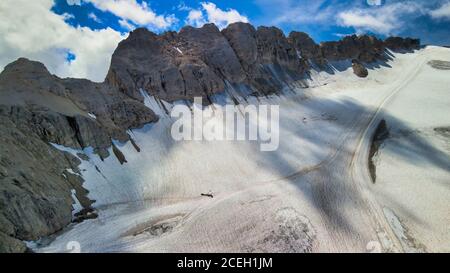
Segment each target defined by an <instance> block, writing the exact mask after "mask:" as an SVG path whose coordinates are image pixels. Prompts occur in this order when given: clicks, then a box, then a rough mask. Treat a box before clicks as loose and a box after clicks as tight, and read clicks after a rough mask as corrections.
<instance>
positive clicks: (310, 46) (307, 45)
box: [289, 31, 327, 68]
mask: <svg viewBox="0 0 450 273" xmlns="http://www.w3.org/2000/svg"><path fill="white" fill-rule="evenodd" d="M289 41H290V43H291V44H292V45H293V46H294V47H295V48H296V49H297V51H298V52H299V54H300V56H301V57H302V58H303V59H305V60H309V61H310V62H312V63H314V64H316V65H318V66H319V67H320V68H324V67H325V66H326V64H327V60H326V59H325V58H324V56H323V54H322V50H321V48H320V46H319V45H318V44H316V43H315V42H314V40H313V39H312V38H311V37H309V35H308V34H306V33H304V32H297V31H292V32H291V33H290V34H289Z"/></svg>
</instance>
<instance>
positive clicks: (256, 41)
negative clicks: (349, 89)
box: [0, 23, 420, 252]
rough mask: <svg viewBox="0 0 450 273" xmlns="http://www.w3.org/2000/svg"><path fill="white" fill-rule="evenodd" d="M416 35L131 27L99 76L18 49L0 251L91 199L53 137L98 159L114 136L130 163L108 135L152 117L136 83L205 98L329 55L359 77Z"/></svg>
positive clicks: (8, 109) (294, 72)
mask: <svg viewBox="0 0 450 273" xmlns="http://www.w3.org/2000/svg"><path fill="white" fill-rule="evenodd" d="M419 45H420V43H419V41H418V40H413V39H402V38H389V39H387V40H386V41H381V40H379V39H377V38H375V37H370V36H351V37H346V38H344V39H343V40H341V41H337V42H328V43H322V44H320V45H318V44H316V43H315V42H314V41H313V40H312V39H311V38H310V37H309V36H308V35H307V34H305V33H300V32H292V33H291V34H290V35H289V37H286V36H285V35H284V34H283V32H282V31H281V30H279V29H277V28H275V27H259V28H258V29H255V28H254V27H253V26H252V25H250V24H246V23H235V24H231V25H229V26H228V27H227V28H225V29H224V30H222V31H219V29H218V28H217V27H216V26H215V25H213V24H207V25H205V26H203V27H202V28H193V27H184V28H183V29H181V30H180V32H178V33H176V32H167V33H164V34H161V35H157V34H155V33H152V32H150V31H148V30H146V29H136V30H135V31H133V32H131V33H130V35H129V37H128V38H127V39H126V40H124V41H122V42H121V43H120V44H119V45H118V47H117V49H116V51H115V52H114V54H113V56H112V61H111V67H110V69H109V72H108V75H107V77H106V79H105V82H104V83H93V82H90V81H87V80H82V79H60V78H58V77H56V76H54V75H51V74H50V73H49V72H48V71H47V69H46V68H45V66H44V65H43V64H41V63H38V62H33V61H29V60H27V59H19V60H17V61H15V62H13V63H11V64H10V65H8V66H6V67H5V69H4V71H3V72H2V73H1V74H0V140H1V142H0V246H1V247H0V252H21V251H25V250H26V247H25V245H24V243H23V242H22V240H36V239H38V238H40V237H42V236H47V235H49V234H52V233H54V232H56V231H58V230H60V229H62V228H63V227H65V226H67V225H68V224H69V223H70V222H72V221H75V222H78V221H79V220H80V219H78V218H76V217H77V216H75V218H74V216H73V215H72V214H73V213H72V212H73V207H72V204H73V203H74V200H73V198H74V197H73V194H74V193H75V197H76V198H77V199H78V201H79V202H80V203H81V205H82V207H83V208H84V211H85V212H89V211H90V208H91V205H92V203H93V201H94V200H89V199H88V197H87V191H86V190H85V189H83V187H82V184H83V179H82V178H81V176H79V175H77V174H76V173H77V172H78V173H79V171H80V170H78V167H77V166H78V165H79V164H80V159H78V158H75V157H73V156H71V155H70V154H68V153H63V152H61V151H59V150H57V149H56V148H54V147H53V146H52V145H51V144H50V143H55V144H59V145H63V146H66V147H71V148H75V149H84V148H87V147H92V148H93V150H94V152H95V153H96V154H97V155H98V156H99V157H100V158H102V159H104V158H106V157H108V156H110V154H109V152H108V149H109V148H110V147H111V146H113V153H114V155H111V156H115V157H117V160H119V161H120V163H121V164H127V161H126V158H124V156H123V154H122V153H121V152H120V149H119V148H118V147H116V146H114V145H113V144H112V140H113V139H114V140H119V141H128V140H132V139H131V137H130V136H129V135H128V133H127V130H128V129H130V128H138V127H141V126H143V125H144V124H146V123H151V122H157V120H158V117H157V116H156V115H155V114H154V112H153V111H152V110H150V109H149V108H147V107H146V106H145V105H144V103H143V101H144V98H143V96H142V94H141V89H142V90H145V92H148V93H149V94H150V95H153V96H154V97H155V98H156V99H159V100H166V101H168V102H173V101H175V100H192V99H193V97H196V96H201V97H204V98H209V96H211V95H213V94H216V93H218V92H222V91H226V90H227V88H229V87H230V86H245V87H246V90H250V91H251V93H252V94H253V95H266V94H271V93H276V92H278V91H280V90H281V89H282V88H284V87H285V86H286V85H289V84H292V83H296V82H297V81H299V80H301V79H303V78H304V77H305V72H307V71H308V69H312V68H315V69H317V67H318V68H319V69H325V68H326V67H327V66H328V62H329V61H339V60H347V59H349V60H351V59H353V60H354V62H353V64H354V67H353V68H354V71H355V73H356V74H357V75H358V76H361V77H365V76H367V72H368V71H367V69H365V67H364V64H365V63H370V62H374V61H379V60H384V59H383V58H384V52H385V49H386V48H390V49H392V50H396V51H408V50H413V49H417V48H418V47H419ZM316 65H317V66H316ZM136 150H137V152H138V151H139V150H140V149H139V147H136ZM80 158H83V156H82V155H80ZM79 216H80V217H83V215H79Z"/></svg>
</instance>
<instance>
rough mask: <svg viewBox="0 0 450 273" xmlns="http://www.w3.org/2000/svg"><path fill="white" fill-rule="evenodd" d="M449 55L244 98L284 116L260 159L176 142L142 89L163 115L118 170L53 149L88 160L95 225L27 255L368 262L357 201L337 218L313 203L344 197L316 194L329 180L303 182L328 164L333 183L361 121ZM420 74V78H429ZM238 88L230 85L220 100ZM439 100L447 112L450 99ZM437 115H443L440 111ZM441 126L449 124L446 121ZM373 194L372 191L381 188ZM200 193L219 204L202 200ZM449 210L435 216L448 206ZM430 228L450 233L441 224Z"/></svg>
mask: <svg viewBox="0 0 450 273" xmlns="http://www.w3.org/2000/svg"><path fill="white" fill-rule="evenodd" d="M449 52H450V51H449V50H448V49H444V48H427V49H424V50H421V51H420V52H418V53H415V54H398V55H396V59H395V60H394V61H391V62H389V65H390V66H392V67H391V68H389V67H385V66H379V67H375V68H373V69H372V70H370V74H369V77H368V78H367V79H360V78H357V77H356V76H355V75H353V73H352V71H351V68H350V69H347V70H345V71H342V72H338V71H335V74H334V75H330V74H328V73H325V72H314V71H313V72H312V73H311V74H312V76H311V80H310V82H309V85H310V86H312V88H307V89H301V88H298V87H290V88H289V87H286V88H285V91H284V94H283V95H281V96H270V97H267V98H261V97H260V98H255V97H249V99H248V101H247V102H245V101H244V102H242V103H243V106H245V103H249V104H256V105H258V104H273V105H280V146H279V149H278V150H276V151H274V152H261V151H260V143H258V142H257V141H213V142H208V141H182V142H177V141H174V140H173V139H172V137H171V134H170V132H171V125H172V123H173V122H174V119H172V118H171V117H170V116H169V115H168V114H167V112H168V111H170V109H171V107H173V105H171V104H169V103H167V102H164V101H159V100H156V99H155V98H154V97H151V96H149V95H147V93H146V92H144V91H143V90H141V92H142V94H143V95H144V98H145V105H146V106H147V107H149V108H151V109H152V110H154V111H155V112H156V113H157V114H158V115H159V116H160V121H159V122H157V123H155V124H149V125H146V126H144V127H143V128H141V129H134V130H130V131H129V134H130V136H131V137H132V138H133V140H134V142H135V143H136V144H137V145H138V146H139V148H140V150H141V152H137V151H136V149H135V148H134V147H133V145H132V144H131V143H130V142H127V143H120V142H117V141H114V144H115V145H116V146H117V147H118V148H119V149H120V150H121V151H122V153H123V154H124V155H125V158H126V160H127V162H128V163H125V164H124V165H121V164H120V162H119V161H118V160H117V158H115V156H114V154H113V152H112V150H110V154H111V156H109V157H108V158H106V159H105V160H104V161H102V160H101V159H100V158H99V157H98V156H97V155H95V154H94V153H93V151H92V149H90V148H88V149H85V150H84V151H76V150H73V149H70V148H66V147H62V146H60V145H56V144H53V145H54V146H55V147H56V148H58V149H60V150H62V151H67V152H70V153H72V154H73V155H76V154H77V153H79V152H83V153H85V154H86V155H87V156H88V157H89V160H88V161H84V160H81V161H82V164H81V166H79V169H80V170H81V175H82V176H83V178H84V180H85V182H84V184H83V186H84V187H85V188H86V189H88V190H89V198H90V199H93V200H96V202H95V203H94V207H95V208H96V209H97V210H98V213H99V218H98V219H94V220H88V221H85V222H83V223H81V224H77V225H74V226H72V227H70V228H68V229H67V230H66V231H65V232H63V233H62V234H60V235H58V236H57V237H56V238H55V240H54V241H53V242H52V243H51V244H50V245H48V246H44V247H42V248H35V249H34V250H35V251H39V252H60V251H65V250H66V245H67V243H68V242H70V241H78V242H80V244H81V250H82V251H83V252H104V251H107V252H114V251H131V252H172V251H173V252H180V251H181V252H184V251H197V252H203V251H219V252H224V251H225V252H228V251H239V252H254V251H256V252H264V251H280V252H304V251H358V252H360V251H366V244H367V243H368V242H370V241H371V240H378V239H379V238H377V234H380V233H382V232H380V231H379V230H377V227H374V228H372V227H369V226H368V225H366V224H364V223H365V222H364V221H365V220H366V218H364V219H362V218H361V219H360V218H358V217H359V216H358V215H357V213H356V214H355V210H358V209H359V207H358V206H356V205H355V203H353V202H347V201H346V202H339V204H340V205H339V207H338V208H333V209H334V210H338V211H342V215H336V212H334V211H333V212H327V211H326V210H325V211H324V208H325V209H327V207H326V206H325V204H326V202H329V200H328V201H327V200H321V198H324V197H323V196H325V198H329V197H332V196H334V195H338V196H339V194H342V193H341V192H338V193H333V192H331V193H330V192H328V190H326V189H325V188H324V189H322V190H321V189H320V188H317V187H316V183H319V182H320V180H321V179H322V178H321V177H326V176H327V173H324V174H321V175H316V176H311V177H309V178H308V177H307V174H308V173H309V172H314V171H315V170H319V168H320V167H321V166H326V165H332V166H333V168H334V169H333V168H331V167H330V169H332V170H333V174H339V173H340V172H341V171H344V170H340V169H336V168H337V167H336V166H338V163H339V162H334V161H336V160H334V159H336V158H337V161H339V158H340V156H342V154H343V153H348V154H350V155H349V156H351V151H352V149H355V147H356V146H357V144H358V143H359V139H358V137H359V136H360V135H361V134H362V133H363V131H364V128H365V127H364V126H367V124H365V123H362V122H361V119H362V118H364V117H366V116H367V117H370V115H369V114H370V113H371V112H375V109H376V107H378V106H380V104H382V102H383V100H384V99H385V98H386V97H387V96H389V95H390V94H391V93H392V92H393V90H396V89H400V87H402V86H403V85H404V82H407V81H410V80H411V79H410V78H411V76H412V75H413V74H414V73H416V72H415V71H414V69H415V67H418V66H422V64H423V63H425V61H426V60H428V59H433V58H439V59H444V60H449V59H450V53H449ZM427 71H428V70H427ZM427 73H428V74H425V76H426V75H429V74H430V75H431V74H432V73H435V72H434V71H431V70H430V71H428V72H427ZM444 79H445V77H444ZM448 79H450V77H447V84H450V83H449V82H448ZM439 80H441V81H442V80H443V79H442V77H441V78H439ZM402 88H403V87H402ZM410 88H414V86H412V87H410ZM436 88H442V87H441V86H439V87H437V86H436ZM241 89H242V87H231V86H229V88H228V90H227V94H232V95H233V93H235V92H241V91H242V90H241ZM244 89H245V88H244ZM439 90H441V89H439ZM244 91H245V90H244ZM416 93H417V94H416V95H420V93H419V92H416ZM441 93H442V98H441V99H442V100H443V101H445V104H446V105H447V106H448V103H449V101H450V96H449V94H448V93H445V92H444V91H441ZM405 96H408V95H407V94H406V95H405ZM226 103H232V100H231V98H230V97H229V95H223V96H222V97H218V98H217V103H215V104H213V105H211V106H209V107H207V108H205V109H204V111H212V112H214V113H215V116H214V117H213V119H215V120H216V122H221V121H219V116H220V115H219V114H218V113H219V112H220V111H222V110H223V105H224V104H226ZM176 104H185V102H177V103H176ZM190 106H191V107H195V105H194V106H193V105H190ZM427 109H429V110H428V111H431V110H433V107H432V106H428V108H427ZM439 109H440V110H439V111H441V112H439V114H442V111H446V110H443V109H441V108H439ZM447 111H448V110H447ZM411 114H412V115H414V114H413V113H411ZM447 116H450V115H447ZM440 117H442V116H440ZM241 118H242V117H241ZM249 122H256V121H255V120H250V121H249ZM405 122H407V121H405ZM442 123H443V124H447V125H450V121H448V120H444V121H443V122H442ZM392 126H395V124H393V125H392ZM355 153H356V152H355ZM349 156H347V155H345V157H344V156H342V158H344V159H348V158H349ZM399 160H400V159H399ZM402 160H405V159H404V157H403V158H402ZM363 163H365V162H363ZM361 165H362V164H361ZM405 168H407V167H405ZM390 171H391V172H395V171H396V170H390ZM397 172H398V170H397ZM445 175H447V176H445ZM304 177H306V178H304ZM343 177H344V176H343ZM380 177H381V175H380ZM443 177H444V179H445V177H446V178H447V182H446V183H447V188H446V191H444V190H443V191H442V192H440V193H437V192H436V194H437V198H438V199H439V198H441V197H440V196H443V197H442V198H445V196H447V197H448V193H449V191H448V181H449V180H448V179H449V176H448V172H446V173H444V174H443ZM324 179H325V178H324ZM380 179H382V178H380ZM440 179H442V177H441V178H440ZM384 181H385V180H384ZM328 182H329V181H328ZM328 182H327V183H328ZM338 182H339V183H341V182H345V183H347V182H348V183H350V182H349V181H336V183H338ZM363 182H367V183H368V184H367V185H369V184H371V182H369V181H363ZM329 183H333V181H331V182H329ZM319 184H320V183H319ZM350 187H353V186H350ZM368 187H369V186H368ZM370 187H374V189H373V190H374V191H376V192H378V191H379V190H378V189H377V188H376V187H378V185H377V184H376V185H375V186H370ZM336 189H338V188H336ZM370 190H372V188H371V189H370ZM417 190H418V191H420V188H419V189H417ZM208 192H212V193H214V195H215V197H214V198H207V197H206V198H205V197H201V196H200V194H201V193H208ZM319 193H320V194H319ZM327 196H328V197H327ZM339 198H340V197H339ZM343 198H344V199H346V198H348V197H346V196H345V197H343ZM377 198H379V200H384V199H383V197H377ZM394 198H396V200H397V201H398V202H400V203H401V202H403V201H404V200H405V197H403V196H401V195H399V194H397V195H396V196H395V197H394ZM449 199H450V198H447V202H446V201H443V203H439V206H442V205H444V206H445V205H449V203H448V200H449ZM439 200H440V199H439ZM405 202H406V201H405ZM424 202H426V201H424ZM447 207H448V206H447ZM391 209H392V210H396V211H395V212H396V214H397V215H400V216H403V217H404V215H405V214H406V213H404V214H403V215H402V213H401V211H400V212H399V211H398V210H399V209H398V207H395V205H393V204H391ZM361 213H362V214H367V213H365V212H364V211H362V212H361ZM424 213H425V214H426V212H424ZM352 215H354V216H352ZM328 217H329V218H330V219H328ZM364 217H368V216H364ZM419 217H420V216H419ZM336 219H339V220H336ZM333 221H339V222H336V223H340V222H342V221H345V222H346V224H345V228H343V230H339V228H338V226H337V224H336V223H334V222H333ZM446 221H447V222H446ZM435 224H436V225H438V226H439V228H440V227H441V226H442V225H444V224H447V226H448V225H449V224H450V221H449V219H448V215H447V218H445V217H444V218H442V217H441V218H439V221H437V222H436V223H435ZM439 228H437V229H438V230H439ZM349 230H352V231H351V232H349ZM352 232H353V233H352ZM283 234H284V235H283ZM286 234H287V235H286ZM355 234H359V235H358V236H355ZM419 235H420V234H419ZM283 236H288V239H286V238H284V237H283ZM447 238H448V235H447ZM447 250H449V249H448V248H447Z"/></svg>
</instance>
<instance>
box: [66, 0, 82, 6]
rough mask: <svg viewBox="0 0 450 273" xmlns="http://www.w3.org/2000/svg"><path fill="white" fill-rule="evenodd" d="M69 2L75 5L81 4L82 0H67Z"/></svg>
mask: <svg viewBox="0 0 450 273" xmlns="http://www.w3.org/2000/svg"><path fill="white" fill-rule="evenodd" d="M67 4H68V5H70V6H73V5H77V6H79V5H81V0H67Z"/></svg>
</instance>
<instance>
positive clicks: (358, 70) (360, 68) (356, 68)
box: [352, 59, 369, 78]
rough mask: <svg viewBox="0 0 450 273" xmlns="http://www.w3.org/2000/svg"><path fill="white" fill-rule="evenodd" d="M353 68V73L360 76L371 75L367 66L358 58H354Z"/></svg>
mask: <svg viewBox="0 0 450 273" xmlns="http://www.w3.org/2000/svg"><path fill="white" fill-rule="evenodd" d="M352 68H353V73H355V75H356V76H358V77H360V78H366V77H367V76H368V75H369V71H367V68H365V67H364V65H363V64H362V63H361V62H359V61H358V60H356V59H354V60H352Z"/></svg>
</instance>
